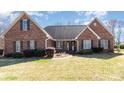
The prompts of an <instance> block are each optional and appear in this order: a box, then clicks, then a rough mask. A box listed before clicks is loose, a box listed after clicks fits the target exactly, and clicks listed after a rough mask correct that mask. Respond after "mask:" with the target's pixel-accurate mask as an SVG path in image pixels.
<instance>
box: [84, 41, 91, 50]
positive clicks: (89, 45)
mask: <svg viewBox="0 0 124 93" xmlns="http://www.w3.org/2000/svg"><path fill="white" fill-rule="evenodd" d="M83 49H91V40H83Z"/></svg>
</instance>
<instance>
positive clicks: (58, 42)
mask: <svg viewBox="0 0 124 93" xmlns="http://www.w3.org/2000/svg"><path fill="white" fill-rule="evenodd" d="M62 47H63V42H62V41H56V48H58V49H61V48H62Z"/></svg>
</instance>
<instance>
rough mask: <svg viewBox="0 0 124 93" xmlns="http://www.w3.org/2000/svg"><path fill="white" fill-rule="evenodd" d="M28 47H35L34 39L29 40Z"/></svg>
mask: <svg viewBox="0 0 124 93" xmlns="http://www.w3.org/2000/svg"><path fill="white" fill-rule="evenodd" d="M30 49H35V41H34V40H30Z"/></svg>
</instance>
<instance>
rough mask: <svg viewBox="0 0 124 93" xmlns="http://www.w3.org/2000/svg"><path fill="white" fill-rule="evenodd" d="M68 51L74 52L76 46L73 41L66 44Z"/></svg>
mask: <svg viewBox="0 0 124 93" xmlns="http://www.w3.org/2000/svg"><path fill="white" fill-rule="evenodd" d="M67 50H68V51H76V46H75V42H74V41H70V42H67Z"/></svg>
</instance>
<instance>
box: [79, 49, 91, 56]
mask: <svg viewBox="0 0 124 93" xmlns="http://www.w3.org/2000/svg"><path fill="white" fill-rule="evenodd" d="M92 53H93V51H92V50H81V51H79V52H78V53H77V54H81V55H87V54H92Z"/></svg>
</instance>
